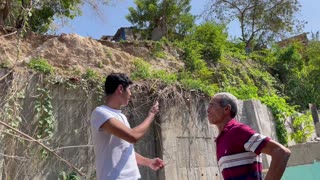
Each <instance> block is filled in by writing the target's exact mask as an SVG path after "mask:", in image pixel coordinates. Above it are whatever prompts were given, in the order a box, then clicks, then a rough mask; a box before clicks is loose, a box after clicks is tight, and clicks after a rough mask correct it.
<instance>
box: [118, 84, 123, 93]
mask: <svg viewBox="0 0 320 180" xmlns="http://www.w3.org/2000/svg"><path fill="white" fill-rule="evenodd" d="M117 90H118V91H119V93H123V92H124V90H123V86H122V85H121V84H120V85H119V86H118V88H117Z"/></svg>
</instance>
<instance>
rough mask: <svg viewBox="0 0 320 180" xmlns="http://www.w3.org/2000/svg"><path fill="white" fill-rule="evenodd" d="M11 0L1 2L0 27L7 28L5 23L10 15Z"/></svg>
mask: <svg viewBox="0 0 320 180" xmlns="http://www.w3.org/2000/svg"><path fill="white" fill-rule="evenodd" d="M10 3H11V0H0V26H2V27H4V26H5V21H6V19H7V17H8V15H9V11H10Z"/></svg>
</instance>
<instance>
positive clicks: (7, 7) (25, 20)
mask: <svg viewBox="0 0 320 180" xmlns="http://www.w3.org/2000/svg"><path fill="white" fill-rule="evenodd" d="M1 1H2V3H0V4H1V7H0V26H10V27H15V28H21V27H23V26H25V28H26V30H27V31H33V32H37V33H45V32H47V31H48V30H49V28H50V25H51V24H52V23H53V21H54V18H56V17H61V18H71V19H73V18H75V17H76V16H79V15H81V6H82V5H83V4H84V3H88V4H89V5H91V6H92V7H93V8H94V9H96V8H97V7H98V6H97V5H98V4H99V3H108V2H109V0H41V1H35V0H0V2H1Z"/></svg>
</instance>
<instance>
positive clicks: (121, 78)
mask: <svg viewBox="0 0 320 180" xmlns="http://www.w3.org/2000/svg"><path fill="white" fill-rule="evenodd" d="M130 84H133V82H132V81H131V80H130V79H129V77H128V76H127V75H126V74H124V73H111V74H110V75H109V76H107V78H106V82H105V84H104V92H105V93H106V95H107V96H109V95H111V94H113V93H114V92H115V91H116V89H117V87H118V86H119V85H122V87H123V88H124V89H125V90H126V89H127V88H128V87H129V85H130Z"/></svg>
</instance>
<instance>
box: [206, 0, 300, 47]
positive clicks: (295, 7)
mask: <svg viewBox="0 0 320 180" xmlns="http://www.w3.org/2000/svg"><path fill="white" fill-rule="evenodd" d="M208 7H209V8H208V9H207V10H206V11H205V14H206V17H207V18H211V17H212V16H213V15H214V16H215V18H217V19H218V20H220V21H222V22H224V23H229V22H231V21H233V20H235V19H236V20H238V21H239V24H240V29H241V40H242V41H243V42H244V43H245V44H246V49H250V50H252V49H253V42H254V41H256V44H258V45H260V46H261V44H265V42H266V41H269V40H272V39H274V38H276V37H284V36H285V35H286V33H292V32H294V30H300V28H302V27H303V22H300V21H299V20H297V19H296V18H295V14H296V13H297V12H299V11H300V7H301V5H300V4H299V2H298V0H211V1H210V3H209V6H208Z"/></svg>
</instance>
